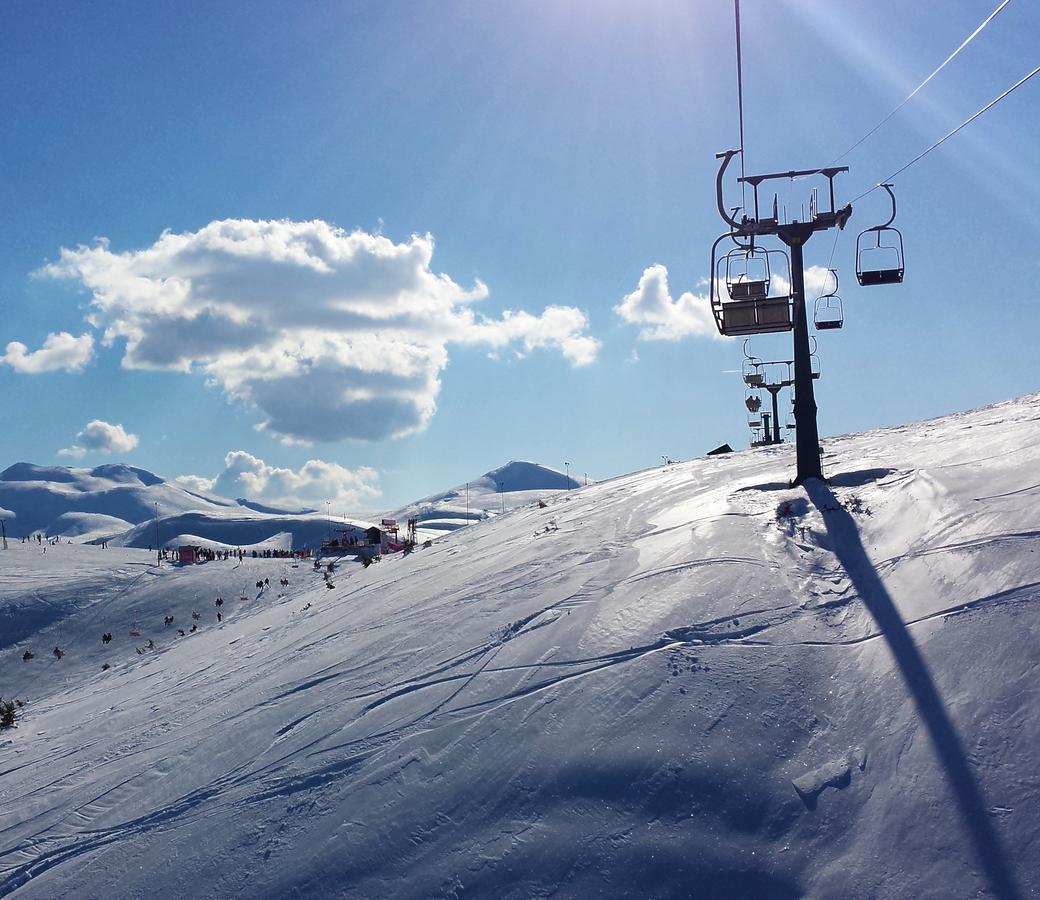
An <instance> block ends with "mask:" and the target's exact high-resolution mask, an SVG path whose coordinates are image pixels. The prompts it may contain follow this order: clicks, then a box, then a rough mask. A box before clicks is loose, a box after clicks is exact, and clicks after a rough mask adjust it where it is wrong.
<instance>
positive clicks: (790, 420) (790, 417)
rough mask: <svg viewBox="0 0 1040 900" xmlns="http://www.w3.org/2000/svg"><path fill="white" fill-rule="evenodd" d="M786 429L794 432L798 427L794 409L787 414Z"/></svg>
mask: <svg viewBox="0 0 1040 900" xmlns="http://www.w3.org/2000/svg"><path fill="white" fill-rule="evenodd" d="M784 427H785V428H786V429H787V430H788V431H794V430H795V428H797V427H798V423H797V421H796V419H795V417H794V410H793V409H792V410H790V412H788V413H787V418H786V419H785V420H784Z"/></svg>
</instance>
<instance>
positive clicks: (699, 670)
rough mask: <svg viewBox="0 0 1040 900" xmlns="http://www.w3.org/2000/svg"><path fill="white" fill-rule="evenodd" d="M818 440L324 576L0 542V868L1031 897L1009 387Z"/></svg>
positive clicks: (666, 472)
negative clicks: (993, 396)
mask: <svg viewBox="0 0 1040 900" xmlns="http://www.w3.org/2000/svg"><path fill="white" fill-rule="evenodd" d="M825 448H826V455H825V467H826V470H827V472H828V474H829V475H830V476H831V484H830V486H829V487H828V486H824V485H822V484H819V483H816V484H813V485H812V486H811V487H810V489H809V490H808V491H806V490H802V489H789V488H788V487H787V486H786V485H787V479H788V478H789V477H790V474H791V470H792V467H793V461H794V460H793V448H792V447H789V446H783V447H777V448H762V449H759V450H754V451H747V452H743V453H737V454H732V455H728V456H723V457H712V458H710V459H701V460H694V461H692V462H689V463H682V464H675V465H670V466H667V467H663V468H658V469H654V470H649V471H645V472H639V473H635V474H632V475H629V476H624V477H621V478H615V479H613V480H610V481H605V482H601V483H598V484H595V485H591V486H589V487H588V488H584V489H581V490H572V491H565V492H561V493H559V494H557V495H556V496H555V497H554V498H553V499H551V500H550V501H549V502H548V505H547V507H546V508H539V507H538V506H537V505H532V506H526V507H524V508H520V509H517V510H515V511H513V512H509V513H507V514H505V515H500V516H497V517H494V518H489V519H486V520H484V521H480V522H477V523H475V524H474V525H473V526H472V527H469V528H465V529H460V530H457V531H455V532H453V533H451V534H447V535H444V536H442V537H440V538H439V539H437V540H436V541H435V542H434V544H433V546H432V547H431V548H430V549H427V550H419V551H416V552H414V553H411V554H408V555H401V554H397V555H395V556H392V557H386V558H384V560H383V561H382V562H379V563H377V564H375V565H373V566H371V567H369V568H367V569H366V568H362V567H361V566H360V565H359V564H343V565H341V567H340V568H339V569H338V570H337V571H336V572H335V573H334V575H333V578H332V583H333V585H334V586H333V587H332V588H331V589H330V588H328V587H326V585H325V582H324V580H323V578H322V577H321V576H320V574H319V573H317V572H315V571H314V570H313V569H311V568H308V565H307V564H306V563H301V564H299V565H298V566H296V567H294V566H293V565H292V563H291V562H290V561H288V560H277V559H270V560H265V559H256V560H254V559H246V560H245V561H244V562H242V563H241V564H239V563H237V562H230V561H229V562H212V563H207V564H205V565H200V566H186V567H175V566H166V565H164V566H163V567H162V568H156V567H155V566H154V564H153V563H152V559H151V557H150V555H149V554H148V553H146V552H144V551H140V550H134V549H128V548H112V547H111V546H110V548H109V549H107V550H102V549H101V548H100V547H96V546H89V545H79V544H58V545H56V546H49V547H46V548H44V547H42V546H39V545H32V544H23V543H20V542H17V541H16V542H14V543H12V545H11V549H10V550H9V551H7V552H2V551H0V610H2V611H3V613H4V618H3V619H0V693H2V694H3V696H5V697H17V698H19V699H21V700H23V701H24V703H25V706H24V708H22V709H21V710H20V711H19V713H20V719H19V724H18V727H17V728H15V729H13V730H8V731H5V732H2V733H0V894H11V895H13V896H17V897H19V898H21V897H27V898H28V897H47V898H51V897H62V896H75V897H108V898H112V897H116V898H121V897H127V898H129V897H141V896H145V895H147V896H151V897H250V898H253V897H295V896H300V897H304V896H335V897H344V898H370V897H395V898H413V897H414V898H420V897H423V898H425V897H494V898H513V897H516V898H521V897H523V898H528V897H549V896H552V897H557V898H585V897H593V896H604V897H709V898H713V897H725V898H735V897H754V898H795V897H809V898H835V897H840V898H907V897H935V898H940V897H941V898H959V897H976V896H998V897H1018V896H1022V897H1026V896H1035V895H1037V892H1038V891H1040V867H1038V864H1037V862H1036V860H1037V859H1038V858H1040V853H1038V850H1040V846H1038V839H1040V828H1038V822H1040V802H1038V801H1040V797H1038V793H1040V779H1038V778H1037V759H1038V753H1040V751H1038V748H1040V712H1038V704H1037V697H1036V693H1037V682H1036V673H1037V669H1038V663H1040V620H1038V616H1037V609H1038V606H1037V603H1036V601H1038V600H1040V505H1038V502H1037V500H1038V495H1040V475H1038V472H1040V395H1033V396H1030V397H1027V398H1023V399H1021V400H1016V401H1012V402H1008V403H1004V404H1000V405H997V406H994V407H990V408H987V409H983V410H977V411H973V412H969V413H963V414H960V415H955V416H950V417H946V418H943V419H937V420H933V421H929V422H924V423H919V424H914V425H908V426H904V427H899V428H889V429H884V430H881V431H875V432H868V433H865V434H861V435H851V436H844V437H840V438H835V439H829V440H827V441H826V443H825ZM2 502H4V503H6V502H7V501H6V499H4V500H3V501H2ZM45 549H46V552H44V550H45ZM265 578H266V579H268V580H269V581H270V583H271V585H272V587H271V588H268V589H264V590H261V591H258V590H257V589H256V587H255V584H256V582H257V581H258V580H260V581H262V580H263V579H265ZM281 578H288V580H289V584H288V586H287V587H282V586H281V585H279V583H278V582H279V580H280V579H281ZM218 596H219V597H222V598H223V599H224V601H225V602H224V605H223V607H222V612H223V615H224V621H223V623H221V624H217V622H216V621H215V612H216V607H215V605H214V601H215V598H216V597H218ZM240 598H242V599H240ZM193 610H196V611H198V612H199V613H200V616H201V618H200V620H198V626H199V628H198V631H197V632H195V633H193V634H192V633H188V634H186V635H185V636H184V637H179V636H177V633H176V628H177V627H181V628H183V629H184V630H185V631H188V629H189V628H190V627H191V624H193V621H194V620H192V618H191V613H192V611H193ZM164 615H173V616H174V617H175V623H174V625H173V626H170V627H169V628H164V627H163V625H162V621H163V616H164ZM106 630H108V631H111V632H112V633H113V634H114V636H115V640H114V641H113V643H112V644H111V645H109V646H103V645H102V643H101V640H100V637H101V633H102V632H103V631H106ZM130 630H137V631H140V635H139V636H131V635H130V634H129V631H130ZM149 638H152V639H154V641H155V643H156V647H157V649H156V650H154V651H148V650H144V651H143V652H142V653H141V654H138V653H137V652H136V651H135V647H138V648H141V647H143V646H144V645H145V644H146V642H147V640H148V639H149ZM55 645H60V646H61V647H62V648H63V649H65V650H66V654H65V656H64V658H63V659H60V660H58V659H55V658H54V657H53V656H51V655H50V650H51V649H52V648H53V647H54V646H55ZM28 647H32V649H33V651H34V652H35V653H36V658H35V659H33V660H31V661H29V662H22V659H21V656H22V653H23V652H24V650H25V649H26V648H28ZM104 662H107V663H110V664H111V668H110V669H109V670H107V671H103V670H102V668H101V666H102V663H104Z"/></svg>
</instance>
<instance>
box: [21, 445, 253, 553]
mask: <svg viewBox="0 0 1040 900" xmlns="http://www.w3.org/2000/svg"><path fill="white" fill-rule="evenodd" d="M0 506H4V507H7V508H8V509H10V510H11V511H12V512H14V514H15V517H14V519H13V520H12V522H11V524H10V526H9V528H10V531H11V532H12V533H14V534H28V533H31V532H36V531H42V532H44V533H46V534H49V535H60V536H62V537H69V538H72V537H75V538H78V539H80V540H90V539H94V538H97V537H112V536H115V535H117V534H120V533H122V532H124V531H127V530H128V529H130V528H132V527H133V526H135V525H138V524H140V523H141V522H145V521H149V520H152V519H154V517H155V511H156V507H157V506H158V508H159V510H160V515H161V516H162V515H170V514H177V513H184V512H189V511H209V512H212V513H219V512H220V511H223V510H226V509H240V507H239V506H238V504H237V503H235V502H234V501H232V500H227V499H224V498H222V497H216V496H212V495H204V494H199V493H196V492H193V491H188V490H186V489H184V488H182V487H180V486H179V485H177V484H174V483H172V482H169V481H166V480H165V479H163V478H160V477H159V476H158V475H156V474H154V473H153V472H149V471H147V470H146V469H139V468H137V467H135V466H127V465H119V464H110V465H103V466H96V467H95V468H93V469H85V468H73V467H66V466H38V465H34V464H32V463H26V462H19V463H15V464H14V465H12V466H8V468H6V469H5V470H4V471H3V472H0Z"/></svg>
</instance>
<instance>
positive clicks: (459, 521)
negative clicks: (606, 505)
mask: <svg viewBox="0 0 1040 900" xmlns="http://www.w3.org/2000/svg"><path fill="white" fill-rule="evenodd" d="M577 487H579V483H578V481H577V480H576V479H575V478H573V477H570V476H568V475H567V474H566V473H564V472H559V471H557V470H556V469H550V468H549V467H547V466H542V465H539V464H538V463H533V462H523V461H516V460H514V461H512V462H508V463H506V464H505V465H504V466H499V468H497V469H492V470H491V471H490V472H486V473H484V474H483V475H481V476H480V478H477V479H475V480H474V481H471V482H470V483H469V484H468V485H466V484H460V485H459V486H458V487H454V488H451V489H449V490H447V491H441V492H440V493H438V494H431V495H430V496H429V497H423V499H421V500H416V501H415V502H414V503H410V504H408V505H407V506H404V507H402V508H401V509H398V510H395V511H394V512H392V513H389V514H388V515H389V516H390V517H391V518H394V519H397V521H398V522H400V523H401V524H402V526H403V524H404V523H405V522H406V521H407V520H408V518H409V517H410V516H415V517H416V518H417V519H418V531H417V534H418V536H419V539H420V540H426V539H428V538H433V537H436V536H437V535H438V534H442V533H444V532H446V531H454V530H455V529H456V528H462V527H464V526H466V525H472V524H473V523H474V522H479V521H481V520H483V519H487V518H490V517H492V516H496V515H501V514H502V513H504V512H508V511H509V510H512V509H516V508H518V507H521V506H528V505H530V504H536V503H537V502H538V501H539V500H545V499H548V498H549V497H553V496H555V495H556V494H559V493H560V492H561V491H567V490H573V489H574V488H577Z"/></svg>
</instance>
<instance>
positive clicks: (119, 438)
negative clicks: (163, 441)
mask: <svg viewBox="0 0 1040 900" xmlns="http://www.w3.org/2000/svg"><path fill="white" fill-rule="evenodd" d="M138 442H139V438H138V437H137V435H136V434H130V433H129V432H128V431H127V430H126V429H125V428H123V426H122V425H113V424H112V423H111V422H104V421H102V420H101V419H94V420H93V421H91V422H88V423H87V424H86V426H85V427H84V428H83V430H82V431H81V432H80V433H79V434H77V435H76V443H74V444H73V445H72V446H71V447H65V448H64V449H63V450H59V451H58V455H59V456H72V457H75V458H77V459H78V458H79V457H81V456H85V455H86V454H88V453H129V452H130V451H131V450H133V449H134V447H136V446H137V444H138Z"/></svg>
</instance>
